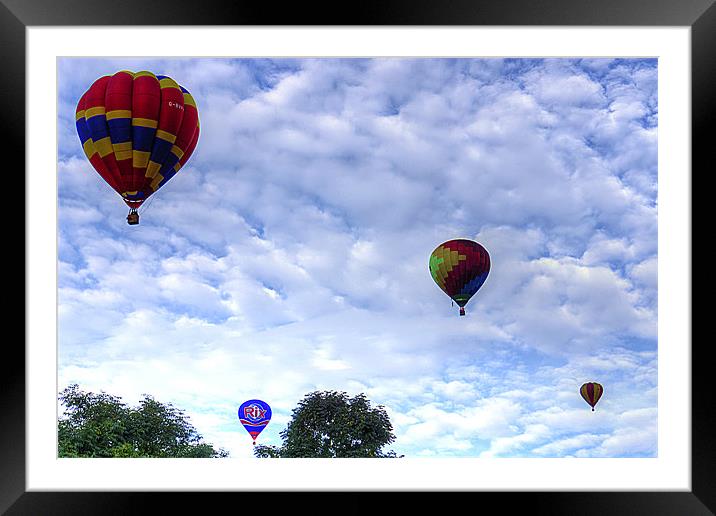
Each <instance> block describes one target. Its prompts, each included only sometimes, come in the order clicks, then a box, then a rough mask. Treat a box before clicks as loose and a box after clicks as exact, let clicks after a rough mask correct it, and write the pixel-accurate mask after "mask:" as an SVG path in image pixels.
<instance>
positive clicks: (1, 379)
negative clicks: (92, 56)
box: [0, 0, 716, 515]
mask: <svg viewBox="0 0 716 516" xmlns="http://www.w3.org/2000/svg"><path fill="white" fill-rule="evenodd" d="M197 7H198V4H196V3H192V2H188V1H186V0H178V1H173V2H171V3H170V2H166V1H164V0H162V1H158V0H153V1H152V2H146V1H141V0H125V1H123V2H111V1H109V0H96V1H93V2H90V1H88V0H66V1H64V2H62V3H59V2H52V1H51V0H34V1H29V0H0V56H1V57H2V61H1V62H2V63H3V74H2V75H3V77H2V78H0V92H1V93H2V94H1V95H0V113H2V115H1V116H2V124H1V127H0V134H2V136H3V141H4V142H5V146H6V147H5V148H6V149H12V152H11V154H12V159H15V161H14V162H12V163H11V165H10V167H12V169H14V170H25V153H24V149H25V148H26V145H25V138H26V134H25V133H26V122H25V109H26V102H27V101H28V100H29V99H27V98H26V95H25V88H26V79H25V78H26V59H27V55H26V32H25V31H26V28H27V27H30V26H67V25H70V26H98V25H99V26H104V25H143V26H146V25H157V26H161V25H181V26H191V25H204V26H206V25H263V26H269V25H270V26H276V25H336V26H344V25H345V26H354V25H402V26H404V25H426V26H432V25H455V26H465V25H470V26H475V25H479V26H481V25H487V26H490V25H500V26H504V25H514V26H535V25H537V26H539V25H550V26H594V25H599V26H602V25H607V26H645V25H648V26H651V25H653V26H688V27H690V28H691V85H692V98H691V101H692V170H691V171H689V172H690V173H691V177H692V178H693V176H694V173H693V172H694V171H695V170H699V169H701V170H702V172H701V173H702V174H704V175H705V174H708V170H709V169H710V168H713V165H712V164H709V165H707V161H706V159H707V156H709V158H710V157H711V156H710V154H711V148H712V147H713V143H712V142H711V141H710V140H709V138H708V136H707V135H708V133H709V129H710V127H709V124H710V123H711V121H712V120H714V119H716V110H715V109H714V107H715V104H716V94H714V92H716V6H714V0H688V1H681V2H676V1H669V0H606V1H601V2H599V3H598V4H595V3H591V2H574V1H573V0H572V1H570V0H553V1H551V2H550V3H549V4H548V5H544V3H543V2H534V1H529V0H506V1H502V2H498V1H489V2H488V1H478V0H472V1H468V0H459V1H453V2H450V3H449V4H448V3H441V2H436V1H426V0H420V1H417V0H414V1H388V0H384V1H381V2H377V1H364V2H361V3H360V4H354V5H351V6H350V8H348V5H347V4H344V5H341V4H340V3H334V4H332V5H323V4H322V3H315V4H312V5H306V4H305V3H293V4H288V5H286V6H285V9H284V8H283V7H282V8H281V9H276V7H275V6H273V5H271V4H268V3H266V4H263V5H259V4H255V5H254V4H252V5H249V6H247V5H244V4H242V3H240V2H237V1H233V2H231V1H224V0H204V1H203V2H201V8H199V9H197ZM21 149H22V150H23V151H21ZM707 167H708V168H707ZM8 169H9V168H8ZM8 169H6V171H7V170H8ZM15 177H16V180H18V179H19V177H24V176H23V175H20V174H16V175H15ZM18 182H20V181H19V180H18ZM14 187H15V188H13V191H14V192H18V191H19V192H22V193H23V195H19V194H18V195H16V196H13V197H15V198H22V199H24V198H25V196H26V195H27V191H26V190H25V185H24V182H20V184H18V185H14ZM692 191H693V189H692ZM692 198H693V197H692ZM692 206H693V202H692ZM23 211H24V210H23ZM16 212H17V213H19V210H17V211H16ZM692 213H693V212H692ZM692 220H694V217H693V216H692ZM20 227H22V229H24V226H22V225H20V224H19V223H16V224H14V228H15V229H18V230H19V229H20ZM693 234H694V233H693V229H692V235H693ZM24 238H25V236H24V235H23V236H22V237H21V238H20V239H19V241H24ZM692 242H693V239H692ZM18 247H19V246H18ZM24 253H25V251H24V248H23V258H24V263H25V264H26V263H27V256H26V255H25V254H24ZM691 256H692V257H693V244H692V253H691ZM692 263H693V260H692ZM26 274H27V270H26ZM18 276H19V275H18ZM23 288H24V286H23ZM692 292H693V291H692ZM23 299H24V297H23ZM692 299H693V294H692ZM19 304H20V303H17V305H19ZM22 305H23V308H24V303H22ZM692 305H693V303H692ZM691 327H692V339H691V340H692V342H691V343H690V344H691V359H692V378H691V382H692V398H691V399H692V410H691V413H692V456H691V465H692V475H691V480H692V489H691V491H690V492H671V491H655V492H624V491H620V492H560V491H555V492H549V493H544V492H500V493H485V492H477V493H449V496H450V497H451V498H452V497H454V496H458V497H467V496H469V497H470V498H471V499H473V500H474V497H479V498H478V500H479V503H481V504H482V503H484V502H485V501H487V500H489V501H491V502H493V503H496V504H499V505H500V506H501V507H502V508H503V509H504V510H507V511H508V513H509V512H511V509H512V510H514V509H517V508H521V507H524V508H529V510H530V512H531V513H533V514H553V515H556V514H575V513H579V514H600V515H603V514H610V515H617V514H650V515H656V514H690V515H691V514H694V515H698V514H714V513H715V512H714V511H716V479H715V478H714V467H713V465H714V464H716V446H714V442H715V441H714V439H713V435H716V425H715V424H714V422H715V419H716V416H714V411H713V398H712V397H711V396H710V392H711V391H712V390H713V389H712V387H711V385H710V384H711V382H710V380H711V376H712V374H713V373H712V372H711V369H712V367H711V366H710V364H711V362H710V361H709V360H708V354H707V353H708V350H707V346H708V341H706V340H701V341H699V340H697V339H694V338H693V316H692V317H691ZM688 344H689V343H685V345H688ZM5 347H6V349H5V356H4V360H2V361H0V373H1V374H0V407H2V415H3V418H2V419H3V424H2V425H0V457H2V459H0V513H2V512H3V511H6V510H7V511H8V512H6V514H129V513H136V512H137V510H138V508H140V509H139V510H141V511H142V512H144V510H145V509H148V508H149V507H151V506H154V505H155V504H156V506H161V507H162V512H163V513H169V512H179V513H182V512H185V511H187V510H188V508H189V507H190V506H191V504H190V503H189V502H190V501H191V502H192V503H193V502H197V504H199V505H200V506H204V507H206V504H207V503H208V498H207V497H208V496H210V495H211V496H212V500H211V504H212V505H214V504H216V503H217V500H216V499H215V497H216V496H232V497H234V496H236V495H239V496H241V493H240V492H237V493H215V492H213V493H208V492H191V493H176V492H173V493H161V492H156V493H152V492H49V491H45V492H27V491H26V489H25V484H26V482H25V476H26V442H25V436H26V428H25V415H26V413H25V400H26V392H27V388H28V386H27V384H26V363H25V350H24V346H21V345H20V343H19V340H16V339H9V340H7V341H6V344H5ZM707 368H708V370H707ZM707 382H708V383H707ZM308 494H310V493H297V492H291V493H272V494H271V497H272V499H273V500H275V501H277V502H281V503H283V502H282V501H283V500H286V503H290V504H296V503H297V502H298V503H301V502H300V500H301V499H302V498H303V497H305V496H306V495H308ZM327 494H331V495H334V494H335V493H325V494H322V495H321V499H322V500H323V496H325V495H327ZM386 494H387V493H380V494H379V495H378V496H379V497H381V498H385V495H386ZM427 494H431V493H426V492H423V493H412V492H411V493H409V494H408V496H409V497H410V504H413V503H420V504H424V503H426V500H425V496H426V495H427ZM288 495H290V500H288V499H287V496H288ZM371 495H373V493H371ZM190 498H191V500H190ZM454 502H458V503H459V498H458V499H455V500H452V501H451V503H454ZM472 503H474V501H473V502H472ZM340 504H341V506H344V507H347V508H348V509H346V511H350V512H352V513H356V512H367V511H373V510H374V508H375V506H374V504H375V502H374V501H368V500H367V499H366V497H365V493H357V492H349V493H340ZM322 505H323V503H322ZM312 506H313V507H315V506H316V504H312ZM217 507H218V506H217ZM326 507H327V512H331V509H330V507H331V504H330V503H328V504H327V505H326Z"/></svg>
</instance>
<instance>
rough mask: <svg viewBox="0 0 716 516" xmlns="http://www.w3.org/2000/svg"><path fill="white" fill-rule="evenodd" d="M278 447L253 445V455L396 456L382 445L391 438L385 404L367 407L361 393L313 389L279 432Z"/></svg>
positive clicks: (280, 456) (390, 441) (390, 427)
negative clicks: (280, 440) (350, 394)
mask: <svg viewBox="0 0 716 516" xmlns="http://www.w3.org/2000/svg"><path fill="white" fill-rule="evenodd" d="M279 435H280V436H281V439H282V441H283V444H282V445H281V446H280V447H276V446H265V445H257V446H256V447H255V448H254V455H256V457H264V458H266V457H271V458H288V457H312V458H322V457H396V454H395V452H393V451H389V452H387V453H384V452H383V451H382V448H383V447H384V446H386V445H388V444H390V443H392V442H393V441H395V435H393V425H392V424H391V423H390V419H389V418H388V414H387V413H386V411H385V408H384V407H383V406H381V405H379V406H377V407H371V405H370V401H368V399H367V398H366V397H365V395H364V394H359V395H357V396H354V397H353V398H350V397H348V394H346V393H345V392H337V391H314V392H311V393H309V394H307V395H306V396H305V397H304V399H303V400H302V401H300V402H299V404H298V407H296V408H295V409H294V410H293V417H292V419H291V421H290V422H289V423H288V426H287V427H286V429H285V430H283V431H282V432H281V433H280V434H279Z"/></svg>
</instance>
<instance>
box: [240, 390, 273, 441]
mask: <svg viewBox="0 0 716 516" xmlns="http://www.w3.org/2000/svg"><path fill="white" fill-rule="evenodd" d="M270 420H271V407H269V404H268V403H266V402H265V401H261V400H248V401H244V402H243V403H242V404H241V406H240V407H239V421H241V424H242V425H244V428H246V431H247V432H248V433H249V434H250V435H251V437H252V438H253V440H254V444H256V438H257V437H258V436H259V434H260V433H261V431H262V430H263V429H264V428H266V425H268V423H269V421H270Z"/></svg>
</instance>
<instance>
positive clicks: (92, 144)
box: [75, 70, 199, 225]
mask: <svg viewBox="0 0 716 516" xmlns="http://www.w3.org/2000/svg"><path fill="white" fill-rule="evenodd" d="M75 120H76V126H77V134H78V135H79V137H80V141H81V142H82V148H83V149H84V152H85V155H86V156H87V159H89V161H90V163H91V164H92V166H93V167H94V169H95V170H96V171H97V172H98V173H99V175H100V176H102V179H104V180H105V181H106V182H107V184H109V186H111V187H112V188H113V189H114V190H115V191H116V192H117V193H118V194H119V195H121V196H122V200H124V202H125V203H126V204H127V206H129V210H130V211H129V215H128V216H127V223H128V224H131V225H134V224H138V223H139V214H138V213H137V209H138V208H139V207H140V206H141V205H142V203H143V202H144V201H146V200H147V198H149V196H151V195H152V194H153V193H154V192H156V191H157V190H159V189H160V188H161V187H162V186H164V185H165V184H166V183H167V181H169V180H170V179H171V178H172V177H174V175H175V174H176V173H177V172H178V171H179V169H181V167H183V166H184V164H185V163H186V162H187V160H188V159H189V157H190V156H191V155H192V153H193V152H194V149H195V148H196V144H197V141H198V139H199V113H198V111H197V108H196V103H195V102H194V98H193V97H192V96H191V94H190V93H189V92H188V91H187V90H186V89H184V88H183V87H181V86H179V84H177V83H176V82H175V81H174V79H172V78H171V77H167V76H165V75H154V74H153V73H152V72H147V71H142V72H136V73H134V72H130V71H127V70H122V71H119V72H117V73H115V74H114V75H106V76H104V77H100V78H99V79H97V80H96V81H94V83H92V85H91V86H90V87H89V89H88V90H87V91H86V92H85V93H84V94H83V95H82V97H81V98H80V100H79V102H78V103H77V111H76V113H75Z"/></svg>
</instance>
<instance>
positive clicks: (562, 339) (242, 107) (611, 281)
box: [58, 58, 658, 458]
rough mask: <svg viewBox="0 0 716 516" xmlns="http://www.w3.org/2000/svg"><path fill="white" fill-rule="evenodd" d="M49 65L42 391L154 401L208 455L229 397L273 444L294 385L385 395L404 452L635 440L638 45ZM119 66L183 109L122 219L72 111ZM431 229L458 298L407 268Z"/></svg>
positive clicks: (221, 436)
mask: <svg viewBox="0 0 716 516" xmlns="http://www.w3.org/2000/svg"><path fill="white" fill-rule="evenodd" d="M58 69H59V72H58V85H59V91H58V135H59V137H58V160H59V161H58V196H59V199H58V218H59V228H58V232H59V264H58V283H59V285H58V286H59V293H58V299H59V312H58V313H59V348H58V349H59V355H58V366H59V371H58V381H59V388H60V389H62V388H63V387H64V386H66V385H68V384H69V383H78V384H80V386H81V387H82V388H84V389H87V390H94V391H99V390H104V391H106V392H109V393H112V394H115V395H119V396H122V397H123V399H124V400H125V401H126V402H128V403H136V402H137V401H138V400H139V399H140V398H141V396H142V394H144V393H147V394H150V395H152V396H153V397H155V398H156V399H157V400H159V401H163V402H171V403H174V404H175V405H176V406H178V407H181V408H183V409H185V410H186V412H187V414H188V415H189V417H190V420H191V422H192V423H193V424H194V425H195V426H196V428H197V429H198V430H199V432H200V433H201V434H202V435H203V436H204V437H205V439H206V440H207V441H209V442H212V443H213V444H215V445H217V446H221V447H223V448H225V449H227V450H229V451H230V453H231V456H232V457H235V458H248V457H251V456H252V454H251V439H250V437H249V436H248V434H247V433H246V432H245V431H244V430H243V428H242V427H241V426H240V424H239V422H238V418H237V417H236V410H237V409H238V406H239V405H240V404H241V403H242V402H243V401H245V400H247V399H252V398H259V399H263V400H265V401H267V402H268V403H269V404H270V405H271V407H272V410H273V419H272V421H271V423H270V424H269V425H268V427H267V428H266V430H265V431H264V432H263V433H262V434H261V436H260V438H259V442H261V443H263V444H279V443H280V439H279V436H278V434H279V432H280V431H281V430H282V429H284V428H285V426H286V423H287V422H288V421H289V420H290V414H291V411H292V409H293V408H295V407H296V405H297V403H298V402H299V401H300V400H301V399H302V398H303V396H304V395H305V394H307V393H308V392H311V391H313V390H317V389H319V390H328V389H331V390H341V391H346V392H347V393H348V394H349V395H355V394H358V393H365V394H366V395H367V396H368V398H369V399H370V400H371V402H372V403H373V404H374V405H378V404H380V405H383V406H385V408H386V410H387V411H388V414H389V415H390V418H391V421H392V423H393V425H394V432H395V434H396V436H397V439H396V441H395V443H394V444H393V445H392V446H391V447H390V448H391V449H393V450H395V451H396V452H398V453H400V454H405V455H406V456H410V457H653V456H656V454H657V117H658V103H657V63H656V60H653V59H646V60H644V59H622V60H614V59H505V60H503V59H422V58H421V59H403V58H383V59H279V60H270V59H224V58H221V59H207V58H202V59H94V58H92V59H86V58H82V59H80V58H63V59H60V60H59V61H58ZM121 69H129V70H134V71H139V70H143V69H147V70H151V71H154V72H155V73H158V74H163V75H169V76H171V77H172V78H174V79H175V80H176V81H177V82H178V83H179V84H181V85H182V86H184V87H185V88H187V89H188V90H189V91H190V92H191V93H192V95H193V96H194V98H195V100H196V102H197V105H198V108H199V117H200V120H201V131H202V132H201V136H200V139H199V144H198V146H197V149H196V151H195V153H194V155H193V156H192V158H191V159H190V161H189V163H187V165H186V166H185V167H184V168H183V169H182V170H181V171H180V172H179V173H178V174H177V175H176V176H175V177H174V178H173V179H172V180H171V181H170V182H169V183H168V184H167V185H166V186H165V187H164V188H162V189H161V190H160V191H159V192H158V193H157V194H156V195H155V196H153V198H152V200H150V201H148V202H147V203H145V207H143V208H142V209H140V214H141V222H140V224H139V225H138V226H128V225H127V223H126V220H125V217H126V212H127V208H126V206H125V205H124V203H123V202H122V201H121V200H120V198H119V196H118V195H117V194H116V193H115V192H114V191H113V190H112V189H111V188H110V187H109V186H107V185H106V184H105V183H104V182H103V181H102V180H101V178H100V177H99V175H98V174H97V173H96V172H95V171H94V170H93V169H92V168H91V166H90V165H89V163H88V162H87V160H86V159H85V157H84V154H83V153H82V149H81V146H80V143H79V139H78V138H77V135H76V132H75V128H74V112H75V106H76V103H77V100H78V99H79V97H80V96H81V94H82V93H83V92H84V91H85V90H86V89H87V88H88V87H89V85H90V84H91V83H92V81H93V80H94V79H96V78H97V77H99V76H101V75H103V74H111V73H114V72H115V71H117V70H121ZM456 237H467V238H472V239H475V240H477V241H479V242H480V243H482V244H483V245H484V246H485V247H486V248H487V249H488V250H489V252H490V255H491V258H492V270H491V272H490V275H489V277H488V279H487V281H486V283H485V284H484V286H483V287H482V289H481V290H480V291H479V292H478V294H477V295H476V296H475V297H474V298H473V299H472V300H471V301H470V303H468V305H467V316H465V317H458V316H457V309H456V308H455V307H451V305H450V300H449V298H447V296H445V294H444V293H443V292H442V291H440V289H439V288H438V287H437V286H436V285H435V284H434V283H433V281H432V278H431V277H430V274H429V272H428V267H427V263H428V257H429V255H430V252H431V251H432V250H433V249H434V248H435V247H436V246H437V245H438V244H439V243H441V242H443V241H445V240H448V239H451V238H456ZM586 381H598V382H600V383H602V384H603V385H604V388H605V393H604V396H603V398H602V400H601V401H600V402H599V404H598V405H597V409H596V411H595V412H591V410H590V408H589V406H588V405H587V404H586V403H585V402H584V401H583V400H582V399H581V397H580V396H579V394H578V389H579V386H580V385H581V384H582V383H584V382H586Z"/></svg>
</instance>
